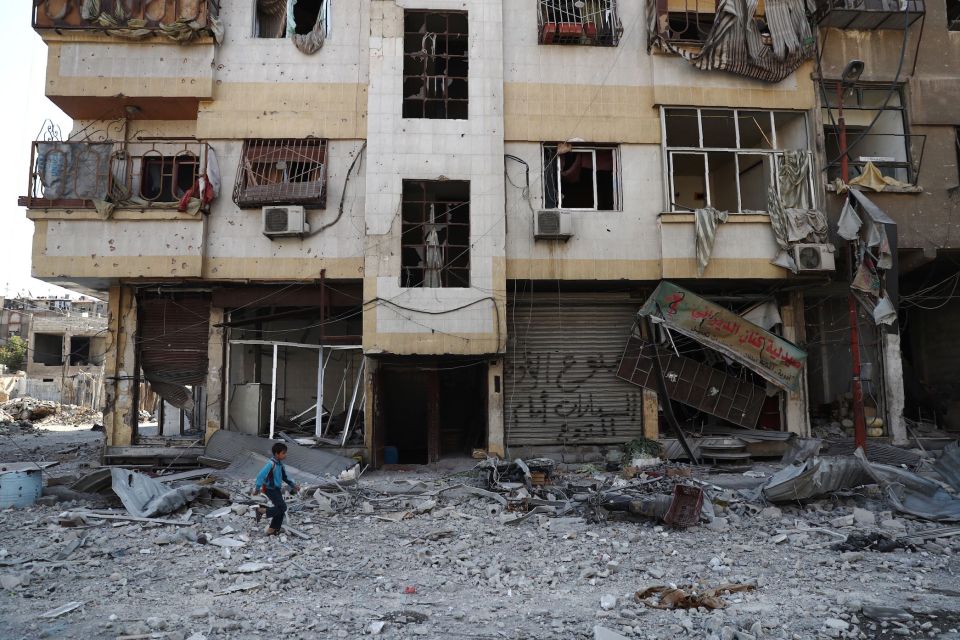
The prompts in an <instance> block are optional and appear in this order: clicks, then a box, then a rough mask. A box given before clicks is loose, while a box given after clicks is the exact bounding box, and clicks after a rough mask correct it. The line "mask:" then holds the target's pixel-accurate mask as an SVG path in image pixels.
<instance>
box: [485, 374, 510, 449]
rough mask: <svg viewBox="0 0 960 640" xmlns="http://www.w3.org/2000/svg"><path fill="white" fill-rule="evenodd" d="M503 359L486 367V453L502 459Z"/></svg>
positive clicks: (504, 447) (503, 445)
mask: <svg viewBox="0 0 960 640" xmlns="http://www.w3.org/2000/svg"><path fill="white" fill-rule="evenodd" d="M503 384H504V381H503V358H497V359H496V360H491V361H490V364H489V366H488V367H487V453H490V454H492V455H495V456H500V457H501V458H503V457H504V456H505V455H506V442H505V438H504V428H503Z"/></svg>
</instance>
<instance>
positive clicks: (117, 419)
mask: <svg viewBox="0 0 960 640" xmlns="http://www.w3.org/2000/svg"><path fill="white" fill-rule="evenodd" d="M109 308H110V320H109V322H108V324H107V334H108V341H107V343H108V347H107V358H106V362H105V363H104V391H105V399H104V406H103V427H104V431H105V433H106V437H107V446H108V447H120V446H127V445H130V444H133V427H132V425H133V422H132V421H133V420H134V419H135V416H136V415H137V411H136V407H134V406H133V378H134V373H135V371H134V361H135V359H134V353H135V347H134V336H135V334H136V331H137V301H136V297H135V295H134V291H133V289H131V288H130V287H124V286H120V285H114V286H111V287H110V301H109Z"/></svg>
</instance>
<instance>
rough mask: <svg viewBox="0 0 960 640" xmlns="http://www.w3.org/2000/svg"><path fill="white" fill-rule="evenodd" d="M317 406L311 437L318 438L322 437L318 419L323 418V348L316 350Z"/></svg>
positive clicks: (321, 425) (321, 427) (321, 426)
mask: <svg viewBox="0 0 960 640" xmlns="http://www.w3.org/2000/svg"><path fill="white" fill-rule="evenodd" d="M317 353H318V354H319V355H318V356H317V406H316V413H315V414H314V415H315V416H316V423H314V425H313V435H315V436H317V437H318V438H319V437H320V436H322V435H323V424H322V423H321V422H320V419H321V418H322V417H323V347H322V346H321V347H320V348H319V349H317Z"/></svg>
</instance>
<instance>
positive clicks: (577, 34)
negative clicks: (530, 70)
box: [537, 0, 623, 47]
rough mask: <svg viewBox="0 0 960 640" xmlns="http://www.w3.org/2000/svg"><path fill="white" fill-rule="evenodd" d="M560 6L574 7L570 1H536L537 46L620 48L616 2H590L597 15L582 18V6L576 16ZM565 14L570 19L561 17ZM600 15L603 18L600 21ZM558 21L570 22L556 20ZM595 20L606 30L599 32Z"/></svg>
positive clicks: (613, 0)
mask: <svg viewBox="0 0 960 640" xmlns="http://www.w3.org/2000/svg"><path fill="white" fill-rule="evenodd" d="M563 2H568V3H569V4H570V5H574V2H573V0H537V44H540V45H574V46H577V45H581V46H592V47H616V46H618V45H619V44H620V38H621V37H622V36H623V25H622V24H621V22H620V14H619V6H618V4H619V0H594V2H596V4H597V5H598V8H597V11H595V12H594V13H591V14H586V15H585V14H584V13H582V11H583V10H584V9H585V8H586V7H585V6H584V7H576V9H577V10H578V11H580V12H581V14H580V15H579V16H578V15H576V13H574V12H570V11H569V10H568V9H567V8H566V7H561V6H560V4H561V3H563ZM567 13H570V14H572V15H566V16H565V14H567ZM602 14H606V16H605V17H601V16H602ZM562 17H568V18H570V19H567V20H561V19H559V18H562ZM597 17H600V19H601V20H602V21H603V22H606V23H608V24H607V26H604V28H603V29H601V28H600V25H599V24H598V23H597V22H596V21H595V18H597ZM601 24H602V22H601Z"/></svg>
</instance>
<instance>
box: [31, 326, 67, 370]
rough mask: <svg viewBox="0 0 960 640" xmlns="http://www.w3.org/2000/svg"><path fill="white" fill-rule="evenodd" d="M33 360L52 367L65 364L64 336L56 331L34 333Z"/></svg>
mask: <svg viewBox="0 0 960 640" xmlns="http://www.w3.org/2000/svg"><path fill="white" fill-rule="evenodd" d="M33 361H34V362H35V363H37V364H44V365H47V366H50V367H59V366H61V365H62V364H63V336H62V335H58V334H54V333H35V334H33Z"/></svg>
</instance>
